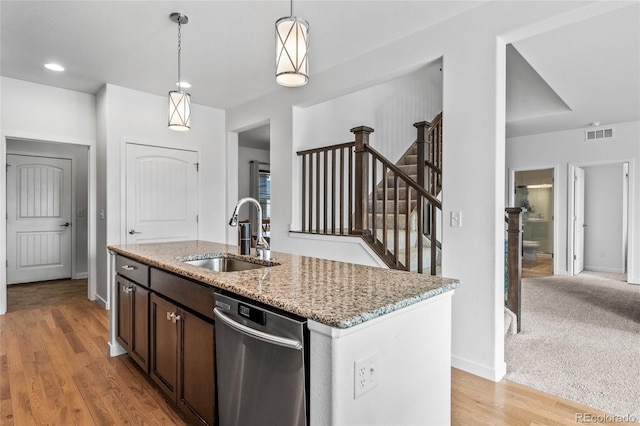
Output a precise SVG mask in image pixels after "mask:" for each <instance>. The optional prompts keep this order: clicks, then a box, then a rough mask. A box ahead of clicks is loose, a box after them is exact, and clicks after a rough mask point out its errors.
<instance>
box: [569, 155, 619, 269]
mask: <svg viewBox="0 0 640 426" xmlns="http://www.w3.org/2000/svg"><path fill="white" fill-rule="evenodd" d="M571 174H572V176H573V178H574V185H573V186H572V187H571V189H572V190H573V191H572V194H571V197H570V200H571V201H572V203H571V205H570V211H569V219H570V220H571V218H573V222H571V221H570V222H569V223H573V225H574V226H571V227H569V230H570V231H572V234H573V235H572V236H570V241H571V242H572V243H573V244H571V245H570V246H569V247H570V248H571V252H570V253H569V258H570V259H573V262H570V263H569V264H570V266H572V269H571V271H570V275H577V274H579V273H580V272H582V270H583V269H584V270H589V271H595V272H604V273H614V274H626V273H627V260H628V259H627V257H628V253H627V252H628V228H629V224H628V220H629V217H628V216H629V215H628V212H629V163H628V162H611V163H600V164H593V163H592V164H583V165H579V166H578V165H572V166H571Z"/></svg>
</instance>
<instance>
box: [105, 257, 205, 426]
mask: <svg viewBox="0 0 640 426" xmlns="http://www.w3.org/2000/svg"><path fill="white" fill-rule="evenodd" d="M116 272H117V275H116V286H117V292H116V297H117V307H118V308H117V309H118V312H117V328H118V330H117V340H118V343H120V344H121V345H122V346H123V347H124V348H125V349H126V350H127V352H129V355H130V356H131V359H133V360H134V361H135V362H136V363H138V364H139V365H140V366H141V367H142V368H143V369H144V370H145V371H146V372H147V373H148V374H149V375H150V377H151V378H152V379H153V381H154V382H155V383H156V384H157V385H158V386H159V387H160V389H162V390H163V391H164V392H165V393H166V394H167V395H168V396H169V397H170V398H171V399H172V400H173V401H175V403H176V404H177V405H178V407H179V408H180V409H181V410H182V411H183V412H184V413H185V415H186V416H187V420H188V422H189V423H190V424H201V425H214V424H215V418H216V410H215V355H214V354H215V349H214V345H215V343H214V321H213V289H212V288H210V287H208V286H205V285H203V284H199V283H196V282H193V281H190V280H187V279H185V278H182V277H179V276H177V275H173V274H170V273H168V272H165V271H161V270H159V269H156V268H150V267H149V266H147V265H145V264H142V263H139V262H135V261H133V260H131V259H128V258H126V257H123V256H117V257H116ZM147 287H148V288H147Z"/></svg>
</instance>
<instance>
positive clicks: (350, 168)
mask: <svg viewBox="0 0 640 426" xmlns="http://www.w3.org/2000/svg"><path fill="white" fill-rule="evenodd" d="M347 176H348V177H349V205H348V207H347V215H348V222H349V233H350V234H352V233H353V214H352V213H351V212H353V149H352V148H349V173H348V174H347Z"/></svg>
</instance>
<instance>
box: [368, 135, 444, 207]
mask: <svg viewBox="0 0 640 426" xmlns="http://www.w3.org/2000/svg"><path fill="white" fill-rule="evenodd" d="M365 149H366V150H367V151H369V152H370V153H371V154H372V155H373V156H374V157H375V158H376V160H378V161H380V162H381V163H382V164H384V165H385V166H386V167H387V168H388V169H390V170H391V171H393V172H394V173H395V174H396V175H398V176H399V177H400V178H402V180H404V181H405V182H407V184H408V185H410V186H411V187H412V188H413V189H414V190H415V191H416V192H417V193H419V194H420V195H422V196H423V197H425V198H426V199H427V200H429V202H430V203H431V204H433V205H435V206H436V207H438V208H439V209H442V203H441V202H440V200H438V199H437V198H435V197H434V196H433V195H431V194H429V193H428V192H427V191H426V190H425V189H424V187H423V186H421V185H418V184H417V183H416V182H415V181H414V180H413V179H411V177H410V176H409V175H408V174H406V173H405V172H403V171H402V170H401V169H400V168H399V167H398V166H396V165H395V164H393V163H392V162H391V161H389V160H387V159H386V158H385V157H383V156H382V154H380V153H379V152H378V151H376V150H375V149H373V148H371V146H369V145H367V146H365Z"/></svg>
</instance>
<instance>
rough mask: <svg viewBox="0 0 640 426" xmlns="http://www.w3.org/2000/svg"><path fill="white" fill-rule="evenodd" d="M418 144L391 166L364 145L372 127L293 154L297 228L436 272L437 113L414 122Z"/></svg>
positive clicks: (402, 265)
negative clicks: (360, 242)
mask: <svg viewBox="0 0 640 426" xmlns="http://www.w3.org/2000/svg"><path fill="white" fill-rule="evenodd" d="M414 127H415V128H416V129H417V138H416V141H415V142H414V143H413V144H412V145H411V146H410V147H409V149H408V150H407V151H406V152H405V154H404V155H403V156H402V157H401V158H400V160H399V161H398V162H397V163H396V164H394V163H392V162H390V161H389V160H388V159H386V158H385V157H384V156H382V155H381V154H380V153H378V152H377V151H376V150H375V149H374V148H372V147H371V146H370V145H369V135H370V134H371V133H373V129H372V128H370V127H366V126H360V127H356V128H353V129H351V132H352V133H354V135H355V140H354V141H353V142H346V143H342V144H337V145H331V146H327V147H322V148H315V149H310V150H304V151H299V152H298V156H299V157H300V158H301V172H302V179H301V183H302V185H301V187H302V194H301V195H302V196H301V213H302V217H301V231H300V232H305V233H315V234H325V235H357V236H360V237H362V238H363V239H364V240H365V241H366V242H367V244H368V245H369V246H370V247H371V248H372V249H373V250H374V251H375V252H376V253H377V254H378V256H379V257H380V258H381V259H382V260H383V261H384V262H385V263H386V264H387V265H388V266H389V267H390V268H394V269H402V270H407V271H415V272H423V271H426V270H428V271H429V273H430V274H431V275H437V274H438V273H439V265H440V253H441V245H440V242H439V240H438V229H439V228H440V226H439V225H440V223H441V216H442V215H441V209H442V203H441V201H440V196H441V188H442V114H438V115H437V116H436V117H435V118H434V119H433V120H432V122H431V123H429V122H426V121H423V122H419V123H416V124H414Z"/></svg>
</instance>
